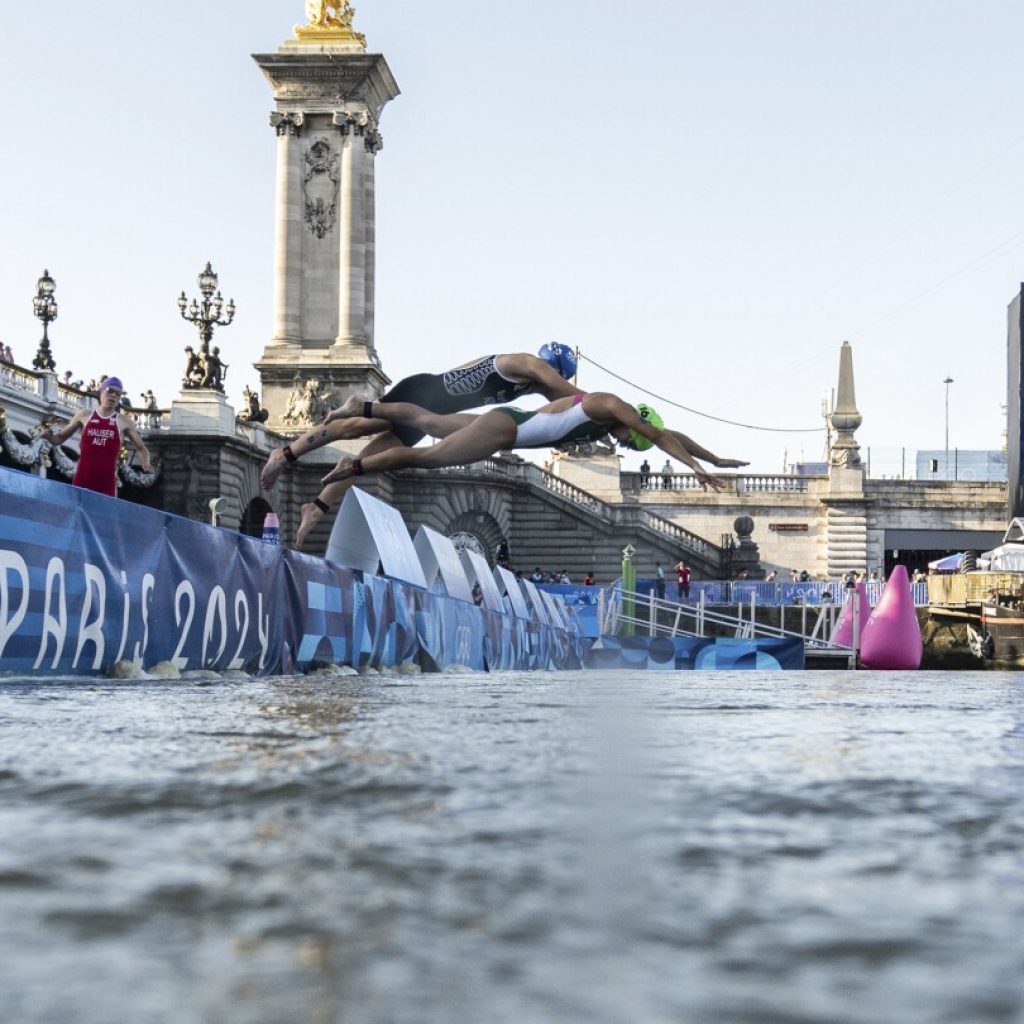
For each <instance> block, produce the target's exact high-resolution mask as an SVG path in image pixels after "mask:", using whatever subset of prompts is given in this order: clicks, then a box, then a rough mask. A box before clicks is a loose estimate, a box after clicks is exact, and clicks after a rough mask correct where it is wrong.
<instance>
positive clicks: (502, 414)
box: [323, 392, 746, 491]
mask: <svg viewBox="0 0 1024 1024" xmlns="http://www.w3.org/2000/svg"><path fill="white" fill-rule="evenodd" d="M335 411H336V413H337V414H338V415H339V416H351V417H362V418H365V419H376V418H382V419H385V420H387V421H388V422H389V423H395V424H398V425H401V426H409V427H412V428H414V429H416V430H421V431H423V432H424V433H425V434H430V435H431V436H433V437H439V438H442V440H441V441H439V442H438V443H437V444H435V445H431V446H430V447H429V448H402V447H392V448H389V449H388V450H386V451H381V452H378V453H375V454H373V455H370V456H367V457H366V458H362V457H360V458H357V459H350V458H348V457H347V456H346V457H345V458H343V459H342V460H341V461H340V462H339V463H338V465H337V466H336V467H335V468H334V469H333V470H332V471H331V472H330V473H328V474H327V476H325V477H324V478H323V482H324V483H331V482H332V481H335V480H351V479H353V478H354V477H357V476H362V475H364V474H366V473H381V472H385V471H387V470H394V469H406V468H408V467H416V468H419V469H440V468H442V467H444V466H462V465H466V464H467V463H471V462H477V461H478V460H480V459H486V458H488V457H490V456H491V455H493V454H494V453H495V452H498V451H502V450H503V449H506V448H512V447H515V446H520V447H528V448H537V447H542V448H546V447H553V446H557V445H558V444H561V443H564V442H565V441H566V440H569V439H574V440H578V439H581V438H587V439H593V438H595V437H598V436H601V435H603V434H605V433H608V434H611V435H612V437H614V438H615V440H616V441H618V442H619V444H621V445H623V446H625V447H627V448H630V449H632V450H634V451H643V450H646V449H647V448H650V447H652V446H654V445H657V447H659V448H660V449H661V450H662V451H663V452H665V453H667V454H668V455H669V456H671V457H672V458H674V459H676V460H678V461H679V462H682V463H683V464H684V465H687V466H689V467H690V468H691V469H692V470H693V473H694V476H696V478H697V482H698V483H699V484H700V485H701V487H702V488H704V490H707V489H708V488H709V487H710V488H711V489H712V490H715V491H717V490H719V489H720V488H721V487H722V481H721V480H720V479H718V478H717V477H714V476H712V475H711V474H709V473H708V472H707V471H706V470H705V469H704V467H703V466H701V465H700V464H699V463H698V462H697V460H696V458H695V457H694V456H693V454H692V452H691V450H690V449H689V448H688V447H687V446H686V445H684V444H683V442H682V440H681V439H683V438H685V435H684V434H679V433H677V432H676V431H673V430H668V429H666V428H665V427H663V426H662V425H661V418H660V417H659V416H658V414H657V413H656V412H655V411H654V410H653V409H651V407H650V406H648V405H641V406H638V407H637V408H634V407H633V406H631V405H628V404H627V403H626V402H624V401H623V400H622V399H621V398H618V397H617V396H615V395H612V394H608V393H607V392H594V393H593V394H587V395H580V394H577V395H575V396H573V397H572V398H559V399H558V400H557V401H554V402H551V403H549V404H548V405H545V406H544V407H543V408H541V409H539V410H537V412H532V413H523V412H521V411H520V410H518V409H492V410H491V411H490V412H486V413H483V414H482V415H479V416H474V415H471V414H468V413H457V414H455V415H451V416H439V415H437V414H436V413H432V412H430V411H428V410H427V409H423V408H420V407H419V406H416V405H409V404H406V403H402V402H390V403H386V402H364V403H360V402H359V400H358V399H349V400H348V401H347V402H346V403H345V404H344V405H343V406H342V407H341V408H340V409H338V410H335ZM694 447H696V448H699V449H700V450H701V451H702V452H704V453H705V455H704V458H705V461H710V462H713V463H714V464H715V465H717V466H720V467H730V468H735V467H739V466H744V465H746V463H745V462H741V461H740V460H738V459H721V458H718V457H717V456H715V455H713V454H712V453H711V452H708V451H707V449H705V448H702V447H701V446H699V445H696V444H695V445H694Z"/></svg>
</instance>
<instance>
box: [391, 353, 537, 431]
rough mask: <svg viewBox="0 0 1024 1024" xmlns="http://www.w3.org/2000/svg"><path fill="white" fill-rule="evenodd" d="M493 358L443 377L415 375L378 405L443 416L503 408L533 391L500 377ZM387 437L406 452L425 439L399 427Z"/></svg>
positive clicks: (393, 425) (397, 385)
mask: <svg viewBox="0 0 1024 1024" xmlns="http://www.w3.org/2000/svg"><path fill="white" fill-rule="evenodd" d="M497 358H498V357H497V356H485V357H484V358H483V359H481V360H479V362H476V363H472V364H471V365H469V366H460V367H459V368H458V369H457V370H448V371H447V373H417V374H415V375H414V376H412V377H405V378H403V379H402V380H400V381H399V382H398V383H397V384H396V385H395V386H394V387H393V388H392V389H391V390H390V391H388V392H386V393H385V394H383V395H382V396H381V397H380V399H379V401H381V402H410V403H412V404H413V405H418V406H420V408H422V409H426V410H427V411H428V412H433V413H437V414H438V415H441V416H447V415H449V414H450V413H453V412H466V411H467V410H469V409H477V408H479V407H480V406H481V405H504V404H505V403H506V402H512V401H515V399H517V398H519V396H520V395H525V394H527V393H528V392H529V391H531V390H532V389H533V384H530V383H524V384H517V383H516V382H515V381H511V380H509V379H508V378H507V377H503V376H502V375H501V373H500V372H499V371H498V367H497V364H496V362H495V361H496V360H497ZM391 433H392V434H394V435H395V437H397V438H398V440H399V441H401V442H402V444H404V445H407V446H408V447H409V448H411V447H412V446H413V445H414V444H416V443H417V442H418V441H421V440H422V439H423V438H424V437H425V436H426V435H425V434H424V432H423V431H422V430H419V429H417V428H416V427H411V426H407V425H405V424H402V423H394V424H392V426H391Z"/></svg>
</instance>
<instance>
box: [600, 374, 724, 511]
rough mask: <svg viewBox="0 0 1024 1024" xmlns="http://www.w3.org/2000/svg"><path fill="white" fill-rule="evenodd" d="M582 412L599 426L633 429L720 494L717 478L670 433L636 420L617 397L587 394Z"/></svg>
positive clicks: (606, 394) (604, 393) (707, 486)
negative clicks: (609, 424)
mask: <svg viewBox="0 0 1024 1024" xmlns="http://www.w3.org/2000/svg"><path fill="white" fill-rule="evenodd" d="M583 411H584V412H585V413H586V414H587V415H588V416H589V417H590V418H591V419H594V420H597V421H598V422H602V423H611V424H612V425H613V430H614V429H615V428H626V429H629V430H635V431H636V432H637V433H638V434H640V435H641V436H642V437H646V438H647V439H648V440H649V441H653V442H654V444H656V445H657V446H658V447H659V448H660V449H661V450H662V451H663V452H665V454H666V455H671V456H672V458H674V459H676V460H678V461H679V462H681V463H682V464H683V465H684V466H689V467H690V469H692V470H693V475H694V476H695V477H696V478H697V482H698V483H699V484H700V485H701V487H703V488H704V490H707V489H708V488H709V487H710V488H711V489H712V490H714V491H720V490H721V489H722V487H723V482H722V481H721V480H719V479H718V477H715V476H712V475H711V474H710V473H708V471H707V470H706V469H705V468H704V467H703V466H702V465H700V463H698V462H697V460H696V459H695V458H694V457H693V456H692V455H691V454H690V451H689V449H688V448H686V447H684V445H683V444H681V443H680V441H679V438H677V437H676V436H675V434H674V433H673V432H672V431H671V430H663V429H662V428H661V427H655V426H653V425H652V424H650V423H648V422H647V421H646V420H643V419H641V418H640V414H639V413H638V412H637V411H636V409H634V408H633V406H631V405H627V404H626V403H625V402H624V401H623V400H622V399H621V398H619V397H618V396H616V395H612V394H609V393H607V392H601V393H594V394H590V395H587V396H586V397H585V398H584V399H583Z"/></svg>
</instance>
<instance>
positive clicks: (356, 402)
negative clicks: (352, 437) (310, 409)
mask: <svg viewBox="0 0 1024 1024" xmlns="http://www.w3.org/2000/svg"><path fill="white" fill-rule="evenodd" d="M365 401H366V399H365V398H360V397H359V396H358V395H349V396H348V398H346V399H345V401H344V402H342V404H341V405H339V406H338V408H337V409H332V410H331V411H330V412H329V413H328V414H327V418H326V419H325V420H324V426H326V425H327V424H328V423H333V422H334V421H335V420H345V419H351V418H352V417H353V416H362V415H363V404H364V403H365Z"/></svg>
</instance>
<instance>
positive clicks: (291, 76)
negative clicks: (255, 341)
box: [253, 3, 398, 432]
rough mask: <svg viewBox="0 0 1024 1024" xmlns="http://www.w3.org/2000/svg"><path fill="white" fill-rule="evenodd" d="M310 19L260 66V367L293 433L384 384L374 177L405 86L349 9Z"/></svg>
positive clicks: (266, 393) (276, 417)
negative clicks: (267, 226) (266, 271)
mask: <svg viewBox="0 0 1024 1024" xmlns="http://www.w3.org/2000/svg"><path fill="white" fill-rule="evenodd" d="M307 10H308V11H309V12H310V23H309V24H308V25H302V26H297V27H296V29H295V36H296V38H295V39H292V40H289V41H287V42H285V43H284V44H283V45H282V46H281V47H280V49H279V50H278V52H277V53H273V54H254V56H253V59H254V60H255V61H256V63H257V64H258V65H259V67H260V70H261V71H262V72H263V74H264V75H265V76H266V78H267V80H268V82H269V83H270V85H271V88H272V89H273V92H274V99H275V102H276V109H275V111H274V113H273V114H272V115H271V124H272V125H273V126H274V128H275V130H276V131H277V133H278V159H277V194H276V216H275V224H276V232H275V262H274V295H275V304H274V331H273V336H272V338H271V340H270V342H269V344H268V345H267V347H266V348H265V349H264V353H263V357H262V359H261V360H260V362H259V363H257V364H256V367H257V369H258V370H259V372H260V380H261V388H262V399H263V405H264V406H265V408H266V409H267V410H268V412H269V414H270V418H269V421H268V424H267V425H268V427H269V428H270V429H272V430H278V431H285V432H290V431H293V430H297V429H300V428H302V427H305V426H307V425H308V424H310V423H311V422H315V421H316V420H318V419H319V418H320V417H321V416H322V415H323V413H324V412H325V411H326V410H327V409H328V408H330V407H331V406H333V405H335V404H338V403H339V402H341V401H342V400H344V398H346V397H347V396H348V395H349V394H352V393H357V394H360V395H365V396H367V397H370V396H374V395H379V394H380V393H381V391H382V390H383V389H384V387H385V386H386V385H387V383H388V378H387V376H386V375H385V374H384V372H383V370H382V369H381V364H380V358H379V356H378V355H377V351H376V347H375V345H374V337H373V327H374V296H373V292H374V284H375V275H374V256H375V237H374V232H375V222H374V192H375V183H374V166H375V157H376V154H377V152H378V151H379V150H380V148H381V145H382V143H381V137H380V133H379V131H378V124H379V122H380V114H381V111H382V110H383V108H384V106H385V104H387V103H388V102H389V101H390V100H391V99H393V98H394V97H395V96H397V95H398V86H397V85H396V83H395V80H394V78H393V77H392V75H391V71H390V69H389V68H388V65H387V61H385V59H384V57H383V56H382V55H381V54H371V53H367V52H366V39H365V38H364V37H363V36H362V35H360V34H359V33H358V32H355V31H354V30H353V28H352V18H353V16H354V14H355V11H354V10H353V9H352V7H351V6H350V5H349V4H347V3H326V4H307Z"/></svg>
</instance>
